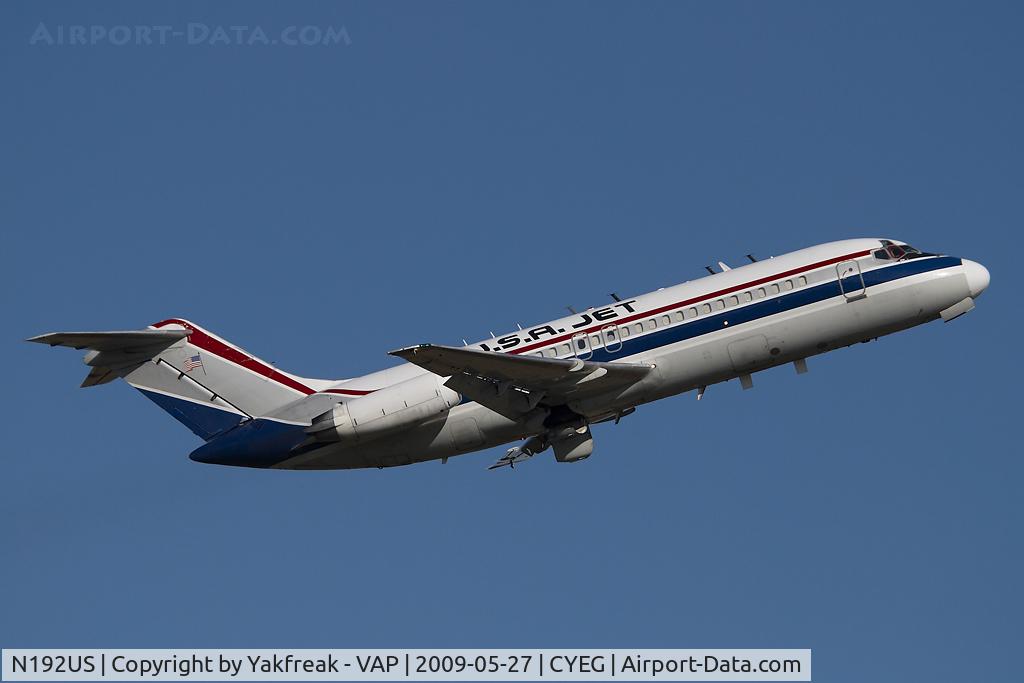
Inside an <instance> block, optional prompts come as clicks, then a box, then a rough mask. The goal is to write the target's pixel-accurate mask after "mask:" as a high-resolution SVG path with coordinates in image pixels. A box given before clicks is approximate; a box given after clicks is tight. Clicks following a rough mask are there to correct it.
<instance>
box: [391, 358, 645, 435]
mask: <svg viewBox="0 0 1024 683" xmlns="http://www.w3.org/2000/svg"><path fill="white" fill-rule="evenodd" d="M391 355H392V356H397V357H399V358H403V359H405V360H407V361H409V362H410V363H413V364H415V365H418V366H420V367H421V368H424V369H426V370H429V371H430V372H433V373H434V374H436V375H440V376H442V377H449V379H448V381H446V382H445V386H448V387H450V388H451V389H454V390H455V391H458V392H459V393H461V394H464V395H466V396H468V397H469V398H471V399H473V400H474V401H476V402H477V403H480V404H481V405H484V406H486V407H488V408H490V409H491V410H494V411H495V412H497V413H499V414H501V415H504V416H506V417H509V418H511V419H516V418H518V417H520V416H522V415H523V413H526V412H529V411H530V410H532V409H533V408H534V407H535V406H536V405H537V404H538V403H540V402H541V401H544V402H546V403H549V404H560V403H565V402H566V401H568V400H570V399H572V398H580V397H583V396H586V395H593V394H598V393H604V392H607V391H611V390H613V389H616V388H621V387H626V386H629V385H632V384H635V383H636V382H638V381H640V380H641V379H643V378H644V377H645V376H646V375H647V373H649V372H650V371H651V368H652V367H653V366H650V365H640V364H634V363H597V362H591V361H584V360H579V359H577V358H572V359H559V358H542V357H539V356H513V355H510V354H506V353H496V352H494V351H483V350H481V349H469V348H460V347H455V346H441V345H438V344H420V345H419V346H409V347H406V348H404V349H398V350H397V351H392V352H391Z"/></svg>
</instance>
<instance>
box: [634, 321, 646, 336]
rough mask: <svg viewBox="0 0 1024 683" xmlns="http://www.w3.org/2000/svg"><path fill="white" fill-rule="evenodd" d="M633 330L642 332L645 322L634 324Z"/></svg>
mask: <svg viewBox="0 0 1024 683" xmlns="http://www.w3.org/2000/svg"><path fill="white" fill-rule="evenodd" d="M633 331H634V332H636V333H637V334H640V333H641V332H643V331H644V324H643V323H637V324H636V325H633Z"/></svg>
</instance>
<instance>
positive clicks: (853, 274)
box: [836, 261, 867, 301]
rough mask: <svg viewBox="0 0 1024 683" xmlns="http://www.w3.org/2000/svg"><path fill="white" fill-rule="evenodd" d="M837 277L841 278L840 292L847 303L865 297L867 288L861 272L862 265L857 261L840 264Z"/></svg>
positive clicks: (837, 267) (837, 268)
mask: <svg viewBox="0 0 1024 683" xmlns="http://www.w3.org/2000/svg"><path fill="white" fill-rule="evenodd" d="M836 275H838V276H839V290H840V291H841V292H842V293H843V296H844V297H846V300H847V301H854V300H856V299H860V298H861V297H863V296H864V295H865V290H866V289H867V287H865V285H864V275H863V274H862V273H861V272H860V264H859V263H858V262H857V261H843V262H842V263H840V264H838V265H837V266H836Z"/></svg>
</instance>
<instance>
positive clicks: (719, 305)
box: [714, 299, 725, 311]
mask: <svg viewBox="0 0 1024 683" xmlns="http://www.w3.org/2000/svg"><path fill="white" fill-rule="evenodd" d="M723 308H725V302H723V301H722V300H721V299H716V300H715V303H714V309H715V310H716V311H720V310H722V309H723Z"/></svg>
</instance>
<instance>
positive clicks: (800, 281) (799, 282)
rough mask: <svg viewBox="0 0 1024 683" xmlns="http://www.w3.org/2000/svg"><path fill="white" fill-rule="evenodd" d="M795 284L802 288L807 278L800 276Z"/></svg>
mask: <svg viewBox="0 0 1024 683" xmlns="http://www.w3.org/2000/svg"><path fill="white" fill-rule="evenodd" d="M796 284H797V285H798V286H800V287H803V286H804V285H806V284H807V278H806V277H804V276H803V275H801V276H800V278H799V279H798V280H797V281H796Z"/></svg>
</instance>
